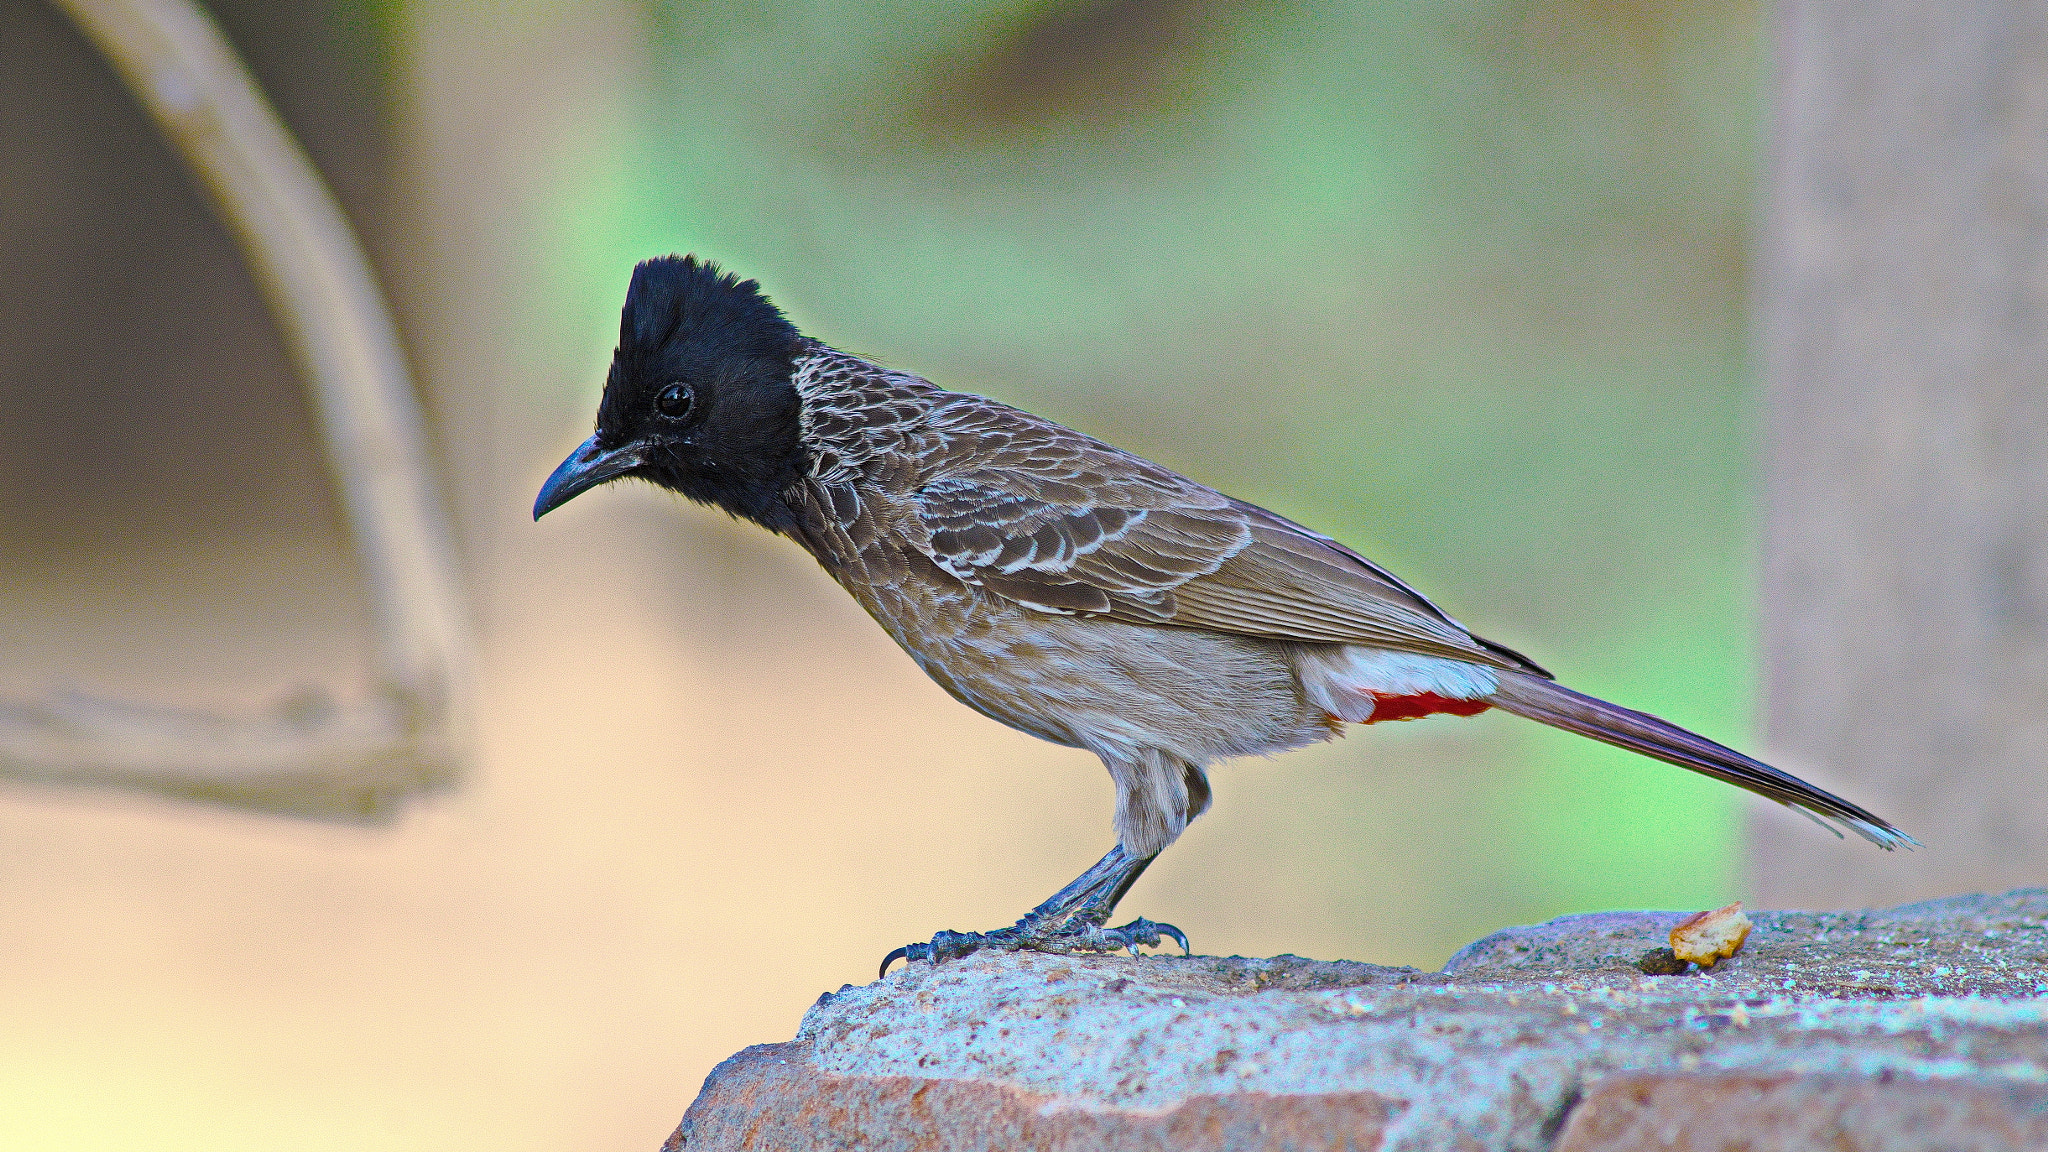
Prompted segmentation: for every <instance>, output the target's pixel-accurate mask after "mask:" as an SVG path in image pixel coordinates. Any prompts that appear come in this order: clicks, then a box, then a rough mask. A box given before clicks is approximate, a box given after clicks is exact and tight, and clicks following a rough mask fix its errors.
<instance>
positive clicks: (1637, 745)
mask: <svg viewBox="0 0 2048 1152" xmlns="http://www.w3.org/2000/svg"><path fill="white" fill-rule="evenodd" d="M1494 674H1495V675H1496V676H1498V677H1500V689H1499V690H1498V691H1496V692H1495V693H1494V694H1493V695H1491V696H1489V697H1487V701H1488V703H1491V704H1492V705H1493V706H1494V707H1496V708H1499V709H1501V710H1502V711H1505V712H1512V713H1514V714H1515V715H1517V716H1527V717H1528V718H1529V719H1531V720H1540V721H1542V722H1543V723H1545V724H1548V725H1550V726H1551V727H1553V728H1562V729H1564V730H1565V731H1567V732H1576V733H1578V734H1579V735H1581V736H1590V737H1592V738H1593V739H1595V740H1599V741H1601V742H1603V743H1607V744H1612V745H1614V746H1615V747H1617V748H1626V749H1628V750H1629V751H1631V752H1637V753H1641V754H1642V755H1644V756H1649V757H1652V758H1654V759H1657V760H1662V761H1664V762H1665V763H1666V764H1676V765H1678V766H1679V767H1680V768H1690V769H1692V770H1693V771H1695V772H1698V773H1700V774H1701V775H1704V776H1712V777H1713V778H1714V779H1716V780H1726V781H1727V782H1728V783H1730V784H1733V785H1735V786H1736V787H1737V788H1747V789H1748V790H1750V791H1751V792H1754V793H1756V794H1757V795H1759V796H1765V797H1769V798H1770V799H1772V800H1776V801H1777V802H1778V803H1780V804H1783V805H1785V806H1786V807H1788V808H1792V809H1795V810H1799V811H1801V812H1802V813H1803V814H1808V815H1811V816H1813V817H1816V819H1815V823H1819V822H1820V821H1821V820H1831V821H1833V822H1835V823H1836V824H1839V825H1841V826H1842V827H1844V828H1847V829H1849V830H1850V831H1853V832H1855V833H1856V834H1857V835H1858V836H1861V837H1863V838H1864V839H1865V840H1868V841H1870V842H1871V843H1872V844H1875V845H1877V846H1878V847H1879V848H1882V849H1884V850H1885V851H1887V852H1889V851H1891V850H1892V849H1893V848H1917V847H1919V846H1920V842H1919V841H1918V840H1915V839H1913V838H1912V837H1911V836H1908V835H1906V834H1905V833H1904V832H1901V831H1899V830H1898V829H1897V828H1894V827H1892V825H1891V822H1890V821H1887V820H1885V819H1884V818H1882V817H1879V816H1875V815H1872V814H1871V813H1869V812H1866V811H1864V810H1863V809H1861V808H1858V807H1857V806H1856V805H1854V804H1851V803H1849V802H1848V801H1847V800H1844V799H1842V798H1841V797H1839V796H1832V795H1829V794H1828V793H1826V792H1823V791H1821V790H1820V789H1818V788H1815V787H1814V786H1813V785H1811V784H1808V783H1807V782H1806V781H1804V780H1801V779H1800V778H1799V777H1797V776H1794V775H1792V774H1790V773H1788V772H1780V771H1778V770H1777V769H1776V768H1773V767H1771V766H1770V765H1769V764H1766V763H1764V762H1763V761H1761V760H1752V759H1750V758H1749V757H1747V756H1744V755H1743V754H1742V753H1740V752H1737V751H1735V750H1734V749H1733V748H1726V747H1723V746H1721V745H1719V744H1716V743H1714V742H1713V741H1712V740H1709V739H1707V738H1706V737H1704V736H1700V735H1696V734H1694V733H1691V732H1687V731H1686V730H1685V729H1683V728H1680V727H1679V726H1678V725H1676V724H1672V723H1668V722H1666V721H1663V720H1659V719H1657V718H1656V717H1655V716H1651V715H1649V714H1648V713H1645V712H1637V711H1635V710H1634V709H1632V708H1623V707H1622V706H1620V705H1619V704H1609V703H1608V702H1607V701H1605V700H1600V699H1596V698H1595V697H1592V696H1588V695H1586V694H1584V693H1582V692H1574V691H1572V690H1571V689H1569V688H1567V687H1565V686H1564V685H1562V684H1558V683H1556V682H1554V681H1550V680H1544V679H1541V678H1539V677H1535V676H1529V675H1525V674H1523V673H1520V672H1507V671H1499V672H1496V673H1494ZM1821 826H1822V827H1824V828H1827V825H1825V824H1822V825H1821ZM1828 831H1830V832H1835V835H1837V836H1839V835H1841V833H1840V832H1836V831H1835V829H1833V828H1828Z"/></svg>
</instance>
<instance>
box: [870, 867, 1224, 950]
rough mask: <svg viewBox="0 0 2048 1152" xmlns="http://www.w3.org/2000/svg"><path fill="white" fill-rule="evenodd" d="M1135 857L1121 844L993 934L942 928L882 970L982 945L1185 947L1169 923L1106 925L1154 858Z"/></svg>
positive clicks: (1019, 947) (1140, 920) (1184, 938)
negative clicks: (1170, 943) (1168, 942)
mask: <svg viewBox="0 0 2048 1152" xmlns="http://www.w3.org/2000/svg"><path fill="white" fill-rule="evenodd" d="M1157 855H1158V853H1156V852H1155V853H1153V854H1152V855H1151V856H1133V855H1131V854H1130V853H1128V852H1126V851H1124V849H1123V848H1122V846H1118V847H1115V848H1112V849H1110V850H1109V854H1108V855H1107V856H1104V857H1103V858H1102V859H1100V860H1097V861H1096V862H1095V865H1094V867H1092V868H1090V869H1088V870H1087V871H1086V872H1083V873H1081V874H1080V875H1079V876H1076V877H1074V880H1073V882H1072V883H1070V884H1068V885H1067V886H1066V887H1064V888H1062V889H1060V890H1059V891H1058V892H1055V893H1054V894H1053V895H1052V897H1051V899H1048V900H1047V901H1046V902H1045V903H1043V904H1040V905H1039V906H1038V907H1036V908H1033V909H1032V910H1031V911H1029V912H1026V913H1025V914H1024V918H1023V919H1021V920H1019V921H1017V922H1016V923H1015V924H1012V925H1011V926H1010V927H1008V928H998V929H996V930H995V931H993V932H941V933H939V934H938V935H936V936H933V937H932V938H931V940H930V941H929V942H928V943H922V944H911V945H907V946H905V947H902V948H898V949H896V950H895V951H894V952H891V953H889V955H888V956H886V957H884V958H883V960H882V971H883V972H885V973H886V972H888V970H889V965H890V964H892V963H894V962H895V961H896V960H897V959H898V958H899V957H900V958H902V959H904V960H931V961H934V962H936V961H939V960H950V959H955V958H958V957H961V956H965V955H967V954H968V953H970V952H979V951H981V950H982V949H984V948H995V949H1001V950H1002V951H1005V952H1016V951H1022V950H1029V951H1033V952H1116V951H1120V950H1122V949H1126V948H1128V949H1130V950H1131V952H1132V953H1134V954H1135V953H1136V952H1137V950H1138V945H1140V944H1145V945H1151V946H1154V947H1156V946H1157V945H1158V944H1159V942H1160V940H1161V939H1171V940H1172V941H1173V942H1174V943H1176V944H1179V945H1180V947H1181V951H1183V952H1186V951H1187V950H1188V938H1187V935H1186V934H1185V933H1183V932H1182V931H1181V930H1180V929H1178V928H1175V927H1174V926H1173V925H1171V924H1155V923H1153V922H1152V921H1150V920H1147V919H1145V918H1143V917H1139V918H1138V919H1136V920H1133V921H1131V922H1130V923H1129V924H1126V925H1124V926H1123V927H1121V928H1105V927H1103V925H1105V924H1107V923H1108V922H1109V914H1110V913H1111V912H1114V911H1115V910H1116V905H1117V901H1119V900H1122V899H1123V898H1124V893H1126V892H1128V891H1130V890H1131V885H1133V884H1135V883H1137V882H1138V877H1139V876H1142V875H1144V872H1145V868H1146V866H1147V865H1149V864H1151V863H1152V860H1153V858H1154V857H1156V856H1157Z"/></svg>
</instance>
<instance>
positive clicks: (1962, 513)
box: [1750, 0, 2048, 908]
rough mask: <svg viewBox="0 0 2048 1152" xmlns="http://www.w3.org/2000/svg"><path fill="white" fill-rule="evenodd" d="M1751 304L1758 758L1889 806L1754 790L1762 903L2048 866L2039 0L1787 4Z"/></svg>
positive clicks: (1816, 902) (2047, 17)
mask: <svg viewBox="0 0 2048 1152" xmlns="http://www.w3.org/2000/svg"><path fill="white" fill-rule="evenodd" d="M1775 25H1776V27H1775V38H1776V45H1775V50H1776V53H1777V83H1776V97H1775V98H1776V108H1775V110H1774V119H1775V125H1774V131H1773V135H1774V137H1775V138H1774V140H1773V148H1772V153H1773V155H1772V162H1771V171H1770V173H1769V179H1768V183H1767V190H1768V197H1769V200H1768V204H1769V207H1768V217H1767V231H1766V238H1765V243H1764V245H1763V247H1762V250H1761V252H1760V256H1761V260H1760V269H1761V278H1760V283H1759V287H1760V293H1759V298H1758V323H1757V329H1758V332H1759V336H1760V342H1761V346H1762V352H1763V363H1764V367H1765V371H1766V381H1765V389H1766V390H1765V397H1766V402H1767V421H1768V423H1767V431H1768V435H1769V446H1768V457H1767V460H1768V474H1767V487H1766V500H1767V505H1766V512H1767V520H1766V535H1765V539H1764V597H1763V639H1764V657H1765V673H1766V686H1765V689H1764V693H1763V700H1762V712H1763V720H1764V731H1765V734H1766V737H1767V739H1768V742H1769V747H1768V750H1767V754H1768V755H1770V756H1772V757H1773V758H1774V760H1775V761H1776V762H1777V763H1779V764H1781V765H1782V766H1783V767H1785V768H1787V769H1789V770H1791V771H1795V772H1799V773H1801V774H1802V775H1805V774H1808V773H1811V774H1812V777H1813V778H1814V779H1816V780H1817V781H1818V782H1819V783H1821V784H1822V785H1824V786H1826V787H1830V788H1841V789H1844V790H1853V794H1854V795H1856V796H1858V797H1862V798H1866V799H1867V800H1868V802H1869V803H1870V804H1871V805H1872V806H1874V807H1876V808H1878V809H1879V810H1881V811H1883V812H1884V813H1885V814H1887V815H1889V816H1892V817H1894V818H1896V819H1897V820H1898V821H1899V822H1900V823H1901V824H1903V825H1905V826H1906V827H1909V828H1911V829H1913V831H1914V832H1915V833H1916V834H1917V835H1919V836H1920V837H1921V838H1922V839H1923V840H1925V841H1926V844H1927V848H1928V851H1926V852H1923V853H1918V854H1916V855H1915V856H1913V857H1911V858H1904V859H1901V858H1894V859H1886V860H1856V861H1854V862H1853V864H1852V862H1851V858H1850V857H1849V856H1848V855H1847V854H1845V853H1842V852H1840V851H1838V850H1837V849H1836V847H1835V845H1833V844H1828V843H1816V842H1814V841H1812V840H1811V838H1809V837H1808V836H1806V835H1805V831H1806V830H1805V829H1803V828H1794V827H1791V826H1790V825H1789V823H1788V822H1784V821H1779V820H1777V819H1775V817H1774V816H1773V815H1771V814H1760V815H1759V817H1758V818H1757V820H1756V822H1755V823H1754V824H1753V825H1752V829H1751V836H1750V870H1751V873H1752V877H1753V887H1752V888H1751V889H1750V891H1751V893H1752V894H1753V897H1754V898H1755V900H1756V901H1757V902H1758V903H1761V904H1764V905H1765V906H1766V907H1795V908H1811V907H1856V906H1873V905H1887V904H1896V903H1899V902H1901V901H1905V900H1915V899H1921V898H1925V897H1932V896H1939V895H1945V894H1949V893H1955V892H1972V891H1986V890H1988V891H1994V892H1995V891H1999V890H2002V889H2006V888H2010V887H2013V886H2015V885H2021V884H2039V883H2041V879H2042V876H2043V875H2044V873H2048V788H2044V787H2043V781H2044V772H2043V761H2044V759H2048V752H2044V749H2048V338H2044V333H2048V4H2043V3H2042V2H2041V0H1898V2H1894V3H1886V4H1881V5H1876V6H1872V5H1870V4H1868V3H1865V2H1864V0H1783V2H1781V3H1779V4H1778V5H1777V6H1776V14H1775Z"/></svg>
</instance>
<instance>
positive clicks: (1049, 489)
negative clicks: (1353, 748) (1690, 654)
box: [914, 397, 1540, 671]
mask: <svg viewBox="0 0 2048 1152" xmlns="http://www.w3.org/2000/svg"><path fill="white" fill-rule="evenodd" d="M926 427H927V430H928V431H929V432H930V433H932V434H934V435H936V436H937V437H938V438H939V443H938V444H935V445H934V447H935V448H937V449H938V450H937V451H935V452H933V453H932V454H931V455H930V456H928V457H927V458H928V459H938V460H944V461H948V462H950V463H948V464H946V465H944V466H942V467H941V468H940V469H939V470H938V471H935V472H934V473H932V474H931V475H929V476H927V477H926V478H924V480H923V482H922V484H921V485H920V486H919V487H918V489H917V491H916V493H915V495H914V504H915V506H916V508H917V510H918V514H919V517H920V519H921V520H922V522H923V526H924V528H925V529H926V530H927V532H928V536H929V539H928V541H927V542H925V543H924V544H923V546H924V547H925V549H926V551H927V553H928V554H929V555H930V556H931V557H932V559H933V560H934V562H936V563H937V564H938V565H939V566H940V567H942V568H944V569H946V570H947V571H948V572H951V573H952V574H954V575H955V576H957V577H959V578H960V579H962V580H964V581H967V582H968V583H971V584H977V585H980V586H981V587H983V588H986V589H988V590H989V591H991V592H994V593H996V594H998V595H1000V596H1003V597H1006V598H1008V599H1011V600H1015V601H1017V602H1018V603H1020V604H1025V605H1028V606H1030V607H1033V608H1038V609H1041V610H1044V611H1051V612H1069V613H1085V614H1091V615H1097V614H1099V615H1103V616H1107V617H1109V618H1111V619H1118V620H1126V621H1130V622H1133V623H1148V624H1172V625H1178V626H1182V627H1190V628H1207V629H1212V630H1214V631H1219V632H1235V633H1239V634H1243V635H1252V636H1265V637H1271V638H1274V639H1286V640H1309V641H1325V642H1336V643H1355V644H1372V645H1375V646H1379V647H1386V648H1395V649H1400V650H1403V651H1410V652H1420V653H1424V654H1428V655H1436V656H1448V657H1451V658H1453V659H1463V660H1476V661H1479V662H1482V663H1487V664H1494V665H1498V666H1501V667H1506V668H1518V669H1525V670H1537V669H1535V666H1534V665H1533V664H1531V663H1529V662H1528V661H1526V660H1524V659H1522V658H1521V657H1519V656H1516V655H1515V654H1514V653H1512V652H1509V651H1508V650H1506V649H1503V648H1499V647H1497V646H1495V645H1491V644H1488V643H1486V642H1485V641H1481V640H1477V639H1475V638H1474V637H1473V636H1472V635H1471V634H1470V633H1468V632H1466V631H1465V629H1464V628H1463V627H1462V626H1460V625H1459V624H1458V623H1457V622H1456V621H1455V620H1452V619H1451V618H1450V617H1448V616H1446V615H1444V614H1443V613H1442V612H1441V611H1439V610H1438V609H1437V608H1436V606H1435V605H1433V604H1431V603H1430V602H1429V601H1428V600H1426V599H1424V598H1423V597H1422V596H1421V595H1420V594H1418V593H1416V592H1415V591H1414V590H1413V589H1411V588H1409V587H1408V586H1407V585H1406V584H1403V583H1402V582H1401V581H1399V580H1397V579H1395V578H1394V577H1393V576H1392V575H1391V574H1389V573H1388V572H1386V571H1385V570H1384V569H1381V568H1380V567H1379V566H1378V565H1375V564H1373V563H1372V562H1371V561H1369V560H1367V559H1365V558H1364V557H1362V556H1360V555H1358V554H1357V553H1355V552H1352V551H1351V550H1349V549H1347V548H1345V547H1343V546H1342V545H1340V544H1338V543H1336V542H1335V541H1333V540H1331V539H1330V538H1329V537H1327V536H1323V535H1321V534H1319V533H1316V532H1312V531H1310V530H1308V529H1307V528H1303V527H1302V526H1300V525H1298V524H1295V523H1293V522H1292V521H1289V520H1287V519H1285V518H1283V517H1280V516H1276V515H1274V514H1273V513H1271V512H1268V511H1266V510H1265V509H1263V508H1258V507H1255V506H1253V505H1250V504H1246V503H1244V502H1242V501H1238V500H1232V499H1231V498H1230V497H1228V496H1225V495H1223V494H1222V493H1220V492H1217V491H1215V490H1214V489H1211V488H1207V487H1204V486H1203V485H1201V484H1197V483H1195V482H1194V481H1193V480H1189V479H1188V478H1187V477H1185V476H1181V475H1180V474H1178V473H1175V472H1172V471H1169V470H1168V469H1165V468H1162V467H1160V466H1159V465H1157V464H1154V463H1152V462H1151V461H1148V460H1144V459H1141V458H1139V457H1136V456H1133V455H1131V454H1130V453H1128V452H1124V451H1123V450H1121V449H1118V448H1114V447H1111V446H1110V445H1107V444H1104V443H1102V442H1101V441H1099V440H1094V439H1091V438H1089V437H1086V436H1083V435H1081V434H1080V433H1078V432H1074V431H1071V430H1070V429H1067V428H1063V427H1060V426H1059V425H1057V424H1053V423H1051V422H1050V421H1045V420H1041V419H1039V418H1038V417H1035V416H1032V415H1030V414H1028V413H1024V412H1020V411H1018V410H1016V409H1014V408H1008V407H1005V406H1003V405H999V404H995V403H993V402H991V401H987V400H983V399H981V398H979V397H962V398H961V399H960V400H959V401H957V402H954V403H952V404H949V405H946V406H944V407H942V408H941V409H939V410H938V411H936V412H934V413H933V415H932V418H931V420H930V422H929V423H928V424H927V426H926ZM1537 671H1540V670H1537Z"/></svg>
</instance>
